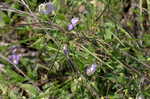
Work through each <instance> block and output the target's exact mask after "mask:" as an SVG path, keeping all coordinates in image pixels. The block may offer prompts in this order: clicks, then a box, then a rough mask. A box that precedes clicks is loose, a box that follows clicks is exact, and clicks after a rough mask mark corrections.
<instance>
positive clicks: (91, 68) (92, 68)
mask: <svg viewBox="0 0 150 99" xmlns="http://www.w3.org/2000/svg"><path fill="white" fill-rule="evenodd" d="M96 68H97V64H92V65H91V66H90V67H88V68H87V69H86V74H87V75H88V76H90V75H92V74H94V72H95V71H96Z"/></svg>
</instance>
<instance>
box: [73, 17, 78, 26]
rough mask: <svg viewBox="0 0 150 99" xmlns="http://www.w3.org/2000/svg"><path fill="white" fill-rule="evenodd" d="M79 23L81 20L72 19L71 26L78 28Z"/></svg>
mask: <svg viewBox="0 0 150 99" xmlns="http://www.w3.org/2000/svg"><path fill="white" fill-rule="evenodd" d="M78 21H79V18H72V19H71V24H72V25H73V26H76V25H77V23H78Z"/></svg>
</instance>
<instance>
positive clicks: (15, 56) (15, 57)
mask: <svg viewBox="0 0 150 99" xmlns="http://www.w3.org/2000/svg"><path fill="white" fill-rule="evenodd" d="M20 57H21V55H19V54H12V55H11V56H9V60H10V61H11V62H12V63H13V64H16V65H17V64H18V63H19V60H20Z"/></svg>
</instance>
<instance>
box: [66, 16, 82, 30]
mask: <svg viewBox="0 0 150 99" xmlns="http://www.w3.org/2000/svg"><path fill="white" fill-rule="evenodd" d="M78 21H79V18H72V19H71V24H69V25H68V30H69V31H70V30H73V29H74V28H75V26H76V25H77V23H78Z"/></svg>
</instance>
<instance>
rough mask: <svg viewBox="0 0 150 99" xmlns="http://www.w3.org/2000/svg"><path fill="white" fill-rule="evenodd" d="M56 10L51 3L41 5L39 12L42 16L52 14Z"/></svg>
mask: <svg viewBox="0 0 150 99" xmlns="http://www.w3.org/2000/svg"><path fill="white" fill-rule="evenodd" d="M54 10H55V8H54V6H53V5H52V3H51V2H48V3H43V4H40V5H39V12H40V13H42V14H49V13H52V11H54Z"/></svg>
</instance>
